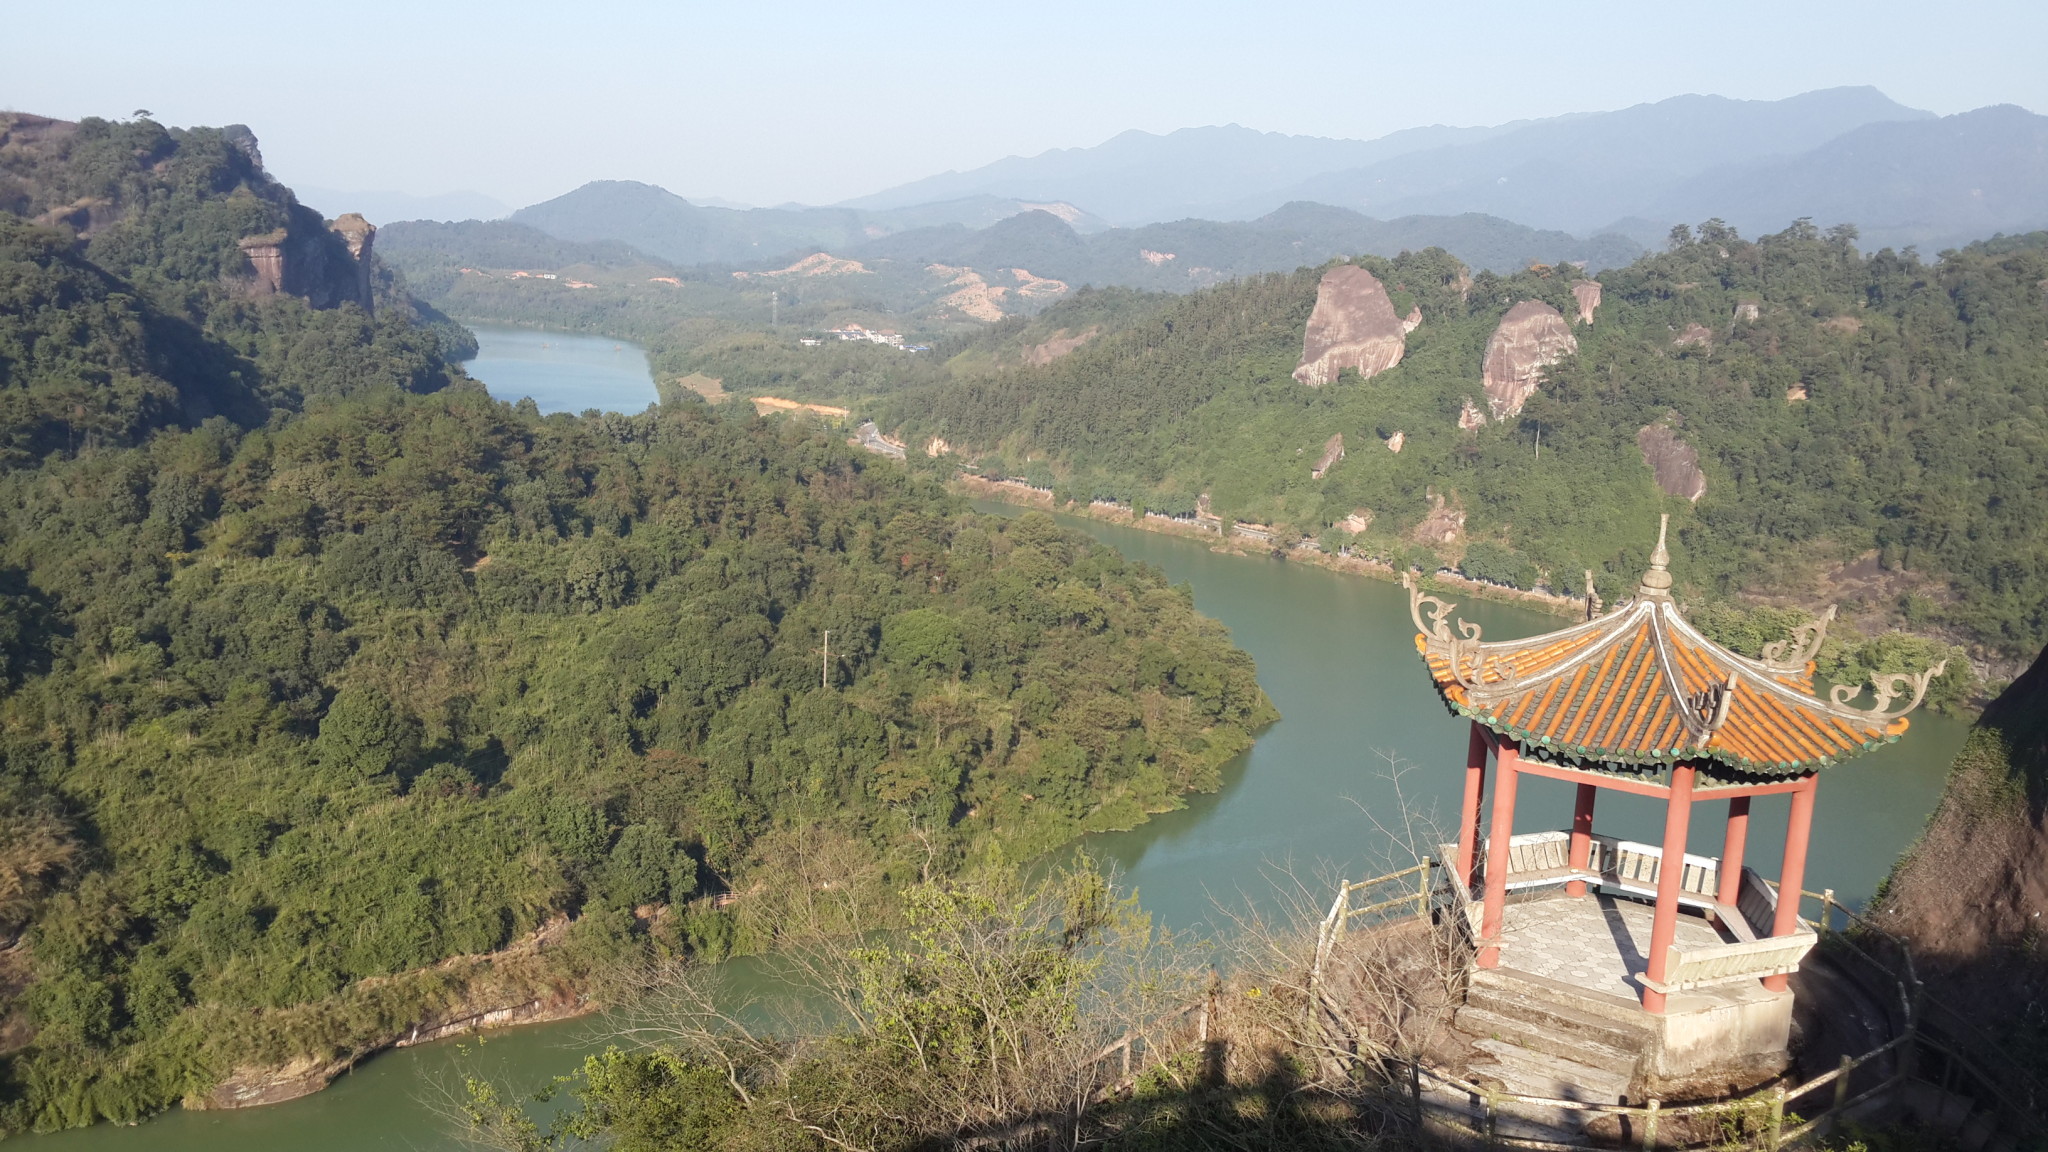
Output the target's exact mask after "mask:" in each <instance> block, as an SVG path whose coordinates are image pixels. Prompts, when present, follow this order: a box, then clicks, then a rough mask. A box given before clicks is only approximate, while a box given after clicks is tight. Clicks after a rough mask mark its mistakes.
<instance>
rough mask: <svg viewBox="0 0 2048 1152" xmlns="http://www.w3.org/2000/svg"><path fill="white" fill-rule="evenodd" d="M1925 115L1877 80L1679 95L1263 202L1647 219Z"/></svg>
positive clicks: (1400, 161)
mask: <svg viewBox="0 0 2048 1152" xmlns="http://www.w3.org/2000/svg"><path fill="white" fill-rule="evenodd" d="M1933 118H1934V115H1933V113H1930V112H1922V111H1918V110H1916V109H1912V108H1908V107H1906V106H1904V105H1902V104H1898V103H1895V102H1894V101H1892V100H1891V99H1890V98H1888V97H1886V96H1885V95H1884V94H1883V93H1882V92H1879V91H1878V90H1877V89H1875V88H1832V89H1827V90H1824V91H1819V92H1808V93H1806V94H1804V95H1801V96H1793V97H1790V98H1788V99H1784V100H1730V99H1727V98H1726V97H1721V96H1677V97H1673V98H1672V99H1669V100H1661V101H1658V102H1657V103H1654V104H1639V105H1636V106H1635V107H1633V108H1624V109H1622V110H1620V111H1617V112H1604V113H1600V114H1597V115H1590V116H1578V117H1573V118H1570V119H1564V120H1550V121H1542V122H1538V123H1534V124H1530V125H1526V126H1523V127H1518V128H1516V129H1514V130H1513V131H1510V132H1501V133H1498V134H1495V135H1493V136H1490V137H1488V138H1486V139H1483V140H1479V141H1476V142H1472V143H1461V144H1455V145H1452V146H1449V147H1444V148H1435V149H1430V150H1427V151H1420V152H1410V153H1406V154H1403V155H1400V156H1395V157H1392V158H1390V159H1386V160H1382V161H1379V162H1377V163H1374V164H1370V165H1367V166H1364V167H1359V168H1352V169H1348V170H1344V171H1331V172H1325V173H1322V174H1320V175H1317V176H1315V177H1312V178H1310V179H1307V180H1304V181H1302V182H1301V183H1299V184H1297V185H1294V186H1293V187H1291V188H1289V189H1286V190H1285V191H1284V192H1281V193H1275V194H1274V195H1273V197H1271V198H1270V202H1271V203H1274V204H1277V203H1279V202H1281V201H1284V200H1315V201H1319V202H1321V203H1325V204H1336V205H1340V206H1342V207H1346V208H1355V209H1357V210H1359V211H1361V212H1370V213H1372V214H1373V215H1375V216H1386V217H1393V216H1404V215H1411V214H1429V215H1454V214H1458V213H1464V212H1484V213H1487V214H1489V215H1493V216H1499V217H1502V218H1505V219H1508V220H1514V221H1516V222H1518V223H1522V224H1527V225H1530V226H1531V227H1536V228H1560V229H1564V230H1566V231H1569V232H1578V233H1585V232H1589V231H1591V230H1593V229H1596V228H1600V227H1602V226H1604V225H1608V224H1610V223H1612V222H1613V221H1615V220H1618V219H1621V218H1623V217H1628V216H1654V215H1656V213H1655V212H1654V211H1653V206H1654V205H1657V204H1659V203H1662V202H1664V201H1665V200H1667V199H1668V198H1670V197H1671V196H1672V195H1673V194H1674V192H1675V190H1677V189H1679V188H1681V187H1683V186H1684V185H1685V183H1686V182H1687V181H1689V180H1692V179H1694V178H1697V177H1700V176H1703V175H1704V174H1706V173H1708V172H1711V171H1713V170H1715V169H1717V168H1725V167H1730V166H1750V165H1758V164H1764V163H1767V162H1770V161H1773V160H1779V159H1785V158H1790V157H1794V156H1798V155H1800V154H1803V153H1808V152H1811V151H1813V150H1814V149H1817V148H1819V147H1821V146H1822V145H1824V144H1827V143H1828V142H1829V141H1832V140H1834V139H1836V138H1838V137H1840V136H1843V135H1844V134H1846V133H1850V132H1853V131H1855V130H1857V129H1859V128H1863V127H1865V126H1867V125H1873V124H1885V123H1893V122H1901V121H1906V122H1910V121H1926V120H1932V119H1933ZM1732 191H1733V190H1732V189H1731V192H1732ZM1246 207H1258V205H1256V204H1253V205H1247V206H1246ZM1742 214H1743V209H1742V206H1741V205H1739V204H1736V203H1734V202H1732V201H1731V202H1722V203H1719V204H1716V205H1715V206H1713V207H1712V209H1711V210H1709V211H1707V215H1708V216H1720V217H1722V218H1724V219H1732V218H1734V217H1736V216H1739V215H1742ZM1804 214H1805V213H1799V215H1804ZM1677 218H1678V219H1699V218H1700V217H1682V216H1681V217H1677ZM1790 219H1791V217H1785V218H1782V219H1776V220H1774V221H1772V222H1771V224H1770V225H1769V226H1770V227H1771V228H1773V229H1775V228H1779V227H1783V226H1784V225H1785V224H1786V223H1787V222H1788V221H1789V220H1790Z"/></svg>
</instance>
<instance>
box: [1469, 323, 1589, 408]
mask: <svg viewBox="0 0 2048 1152" xmlns="http://www.w3.org/2000/svg"><path fill="white" fill-rule="evenodd" d="M1578 350H1579V342H1578V341H1577V340H1576V339H1574V338H1573V337H1572V329H1571V325H1570V324H1568V323H1566V322H1565V318H1564V315H1563V313H1560V312H1559V311H1558V310H1557V309H1555V308H1552V307H1551V306H1550V305H1548V304H1545V303H1543V302H1542V301H1540V300H1524V301H1522V302H1521V303H1520V304H1517V305H1515V306H1514V307H1513V308H1510V309H1508V314H1507V315H1505V316H1503V317H1501V318H1500V326H1499V327H1497V328H1495V329H1494V330H1493V337H1492V339H1489V340H1488V341H1487V342H1486V359H1485V361H1484V366H1483V368H1482V375H1483V377H1484V379H1485V381H1486V403H1487V407H1489V408H1491V409H1492V411H1493V418H1494V419H1496V420H1499V419H1501V418H1503V417H1507V416H1513V415H1514V414H1515V413H1517V412H1520V411H1521V410H1522V405H1523V404H1524V403H1525V402H1527V401H1528V399H1529V397H1530V396H1532V395H1534V394H1535V392H1536V386H1537V385H1538V384H1539V383H1541V382H1542V379H1543V370H1544V369H1545V368H1548V367H1549V366H1551V365H1552V364H1555V363H1557V362H1558V361H1559V360H1562V359H1564V358H1565V357H1567V356H1569V355H1571V354H1572V353H1574V352H1577V351H1578Z"/></svg>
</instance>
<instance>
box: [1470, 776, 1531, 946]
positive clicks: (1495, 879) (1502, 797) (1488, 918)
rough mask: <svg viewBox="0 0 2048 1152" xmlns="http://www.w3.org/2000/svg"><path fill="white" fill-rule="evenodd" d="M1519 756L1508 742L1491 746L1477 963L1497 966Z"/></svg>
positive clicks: (1505, 901)
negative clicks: (1489, 810) (1490, 820)
mask: <svg viewBox="0 0 2048 1152" xmlns="http://www.w3.org/2000/svg"><path fill="white" fill-rule="evenodd" d="M1520 760H1521V756H1520V754H1519V753H1517V751H1516V750H1515V745H1514V743H1513V742H1512V741H1509V740H1501V741H1499V742H1497V743H1496V744H1495V745H1494V748H1493V771H1494V780H1493V827H1492V829H1491V830H1490V831H1489V832H1488V833H1487V837H1486V906H1485V908H1484V909H1483V910H1482V911H1481V913H1480V918H1479V966H1480V967H1481V968H1498V967H1500V928H1501V922H1502V921H1503V920H1504V919H1505V918H1506V916H1507V907H1508V852H1509V849H1508V841H1509V840H1511V839H1513V838H1514V835H1515V780H1516V777H1518V776H1519V775H1521V773H1520V772H1519V771H1518V768H1519V767H1520V764H1519V762H1520Z"/></svg>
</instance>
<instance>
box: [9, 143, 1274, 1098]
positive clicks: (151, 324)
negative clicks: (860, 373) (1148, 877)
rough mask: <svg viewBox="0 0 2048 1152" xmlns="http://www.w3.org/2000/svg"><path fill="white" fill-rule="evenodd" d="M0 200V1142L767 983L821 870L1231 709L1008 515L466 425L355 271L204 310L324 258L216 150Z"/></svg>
mask: <svg viewBox="0 0 2048 1152" xmlns="http://www.w3.org/2000/svg"><path fill="white" fill-rule="evenodd" d="M240 135H246V132H245V131H243V132H242V133H240ZM0 181H4V182H0V202H4V205H5V207H7V208H8V209H9V212H7V213H0V302H4V307H0V398H4V401H5V403H6V405H7V407H6V410H5V419H4V429H5V433H6V440H5V455H4V457H0V944H6V945H11V947H8V948H7V949H6V951H5V952H4V954H0V1131H5V1130H21V1129H29V1128H35V1129H50V1128H57V1127H64V1126H70V1125H78V1124H84V1123H90V1122H92V1121H94V1120H97V1119H112V1120H130V1119H134V1118H136V1117H139V1116H142V1115H146V1114H148V1113H150V1112H152V1111H155V1110H158V1109H161V1108H163V1107H166V1106H168V1105H170V1104H172V1103H175V1102H177V1101H179V1100H180V1099H186V1098H197V1097H203V1096H204V1095H205V1094H206V1093H208V1092H209V1091H212V1090H214V1089H215V1088H216V1086H217V1085H219V1084H221V1083H222V1082H223V1081H224V1080H227V1079H232V1078H234V1077H235V1076H236V1075H237V1074H238V1073H241V1074H247V1073H250V1072H252V1071H261V1070H263V1069H266V1068H275V1067H280V1066H284V1065H287V1064H290V1063H291V1062H292V1061H294V1060H298V1061H302V1062H310V1063H312V1064H319V1063H321V1062H324V1061H337V1060H338V1061H342V1062H343V1063H345V1062H346V1061H347V1060H349V1059H352V1058H354V1057H355V1056H358V1055H360V1054H361V1053H363V1052H365V1051H369V1050H372V1049H374V1048H375V1047H378V1046H381V1045H383V1044H385V1043H388V1042H389V1041H390V1040H391V1039H392V1038H393V1036H394V1035H396V1034H398V1032H399V1030H400V1029H403V1028H405V1027H409V1026H410V1025H411V1024H413V1023H417V1022H419V1021H420V1020H422V1019H431V1018H435V1017H436V1015H437V1014H446V1013H450V1012H455V1011H458V1010H459V1009H460V1008H461V1006H462V1005H465V1004H469V1003H474V1002H475V1001H476V998H477V997H478V996H479V995H486V994H489V993H491V992H494V991H496V992H502V991H503V990H504V989H505V988H506V987H516V988H520V989H528V990H532V991H533V993H534V994H536V995H538V994H542V993H544V992H546V990H548V989H560V988H562V987H564V986H568V987H570V988H575V987H577V986H579V982H582V981H585V980H587V979H589V978H590V977H591V976H592V975H593V974H594V973H596V972H597V971H599V970H601V969H605V968H607V967H610V966H616V965H618V964H621V963H625V962H628V961H632V960H635V959H642V960H644V959H646V958H648V957H651V956H664V957H678V956H690V955H711V956H717V955H723V954H726V953H728V952H731V951H734V950H747V949H759V948H763V947H767V946H769V945H771V944H773V943H774V938H775V937H774V924H775V921H776V917H775V915H774V914H773V909H775V908H776V907H777V906H778V902H780V901H787V900H789V899H793V898H797V897H800V896H801V895H802V894H803V892H805V891H808V890H810V887H811V886H813V885H815V884H818V883H824V881H823V880H822V879H821V877H830V878H833V879H832V882H833V883H839V884H844V885H846V886H847V887H849V888H852V889H854V890H856V891H858V892H860V893H862V894H865V895H868V896H872V897H873V899H872V900H870V901H868V903H867V904H865V905H863V907H866V908H869V909H870V910H872V909H875V908H879V909H882V911H881V912H879V913H875V912H872V911H871V912H870V913H865V914H871V915H883V916H886V915H890V914H891V913H889V912H888V909H889V908H890V907H891V896H890V894H892V893H894V892H896V891H898V890H899V889H901V888H902V887H903V886H904V885H905V884H907V883H908V882H909V881H911V880H914V879H927V880H928V879H931V878H933V877H936V876H944V875H949V874H952V873H955V872H959V871H961V870H963V869H970V868H973V867H978V866H983V865H1003V864H1007V863H1010V862H1014V861H1020V860H1026V859H1030V858H1033V857H1036V856H1039V855H1042V854H1043V853H1045V852H1046V851H1047V850H1049V849H1050V848H1052V847H1055V846H1057V845H1059V844H1061V843H1063V842H1065V841H1067V840H1069V839H1071V838H1072V837H1073V836H1075V835H1076V834H1078V833H1080V832H1082V831H1084V830H1088V829H1099V828H1115V827H1128V826H1130V825H1132V824H1135V823H1138V822H1140V821H1142V820H1144V819H1145V818H1146V815H1147V814H1148V813H1150V812H1156V811H1161V810H1165V809H1168V808H1171V807H1173V806H1175V805H1176V804H1177V803H1178V802H1179V801H1178V797H1179V795H1180V794H1181V793H1183V792H1186V791H1189V790H1194V789H1205V788H1214V787H1216V786H1217V785H1218V783H1219V781H1220V768H1221V765H1222V764H1223V763H1224V762H1225V761H1226V760H1228V759H1229V758H1230V757H1232V756H1233V755H1235V754H1237V753H1238V752H1240V751H1242V750H1243V749H1244V748H1245V747H1247V746H1248V745H1249V743H1250V741H1251V737H1252V733H1253V732H1254V731H1255V730H1256V729H1258V728H1259V727H1260V726H1262V725H1264V724H1265V723H1267V722H1269V721H1271V720H1272V719H1274V718H1275V714H1274V712H1273V710H1272V707H1271V705H1270V704H1269V703H1268V702H1267V701H1266V699H1265V697H1264V696H1263V694H1262V693H1261V692H1260V690H1259V688H1258V686H1257V683H1256V681H1255V679H1254V669H1253V667H1252V664H1251V661H1250V659H1249V658H1248V657H1246V656H1245V655H1244V654H1243V653H1242V652H1240V651H1238V650H1237V649H1235V648H1234V647H1233V646H1232V645H1231V644H1230V642H1229V640H1228V638H1227V636H1226V635H1225V633H1224V632H1223V630H1222V629H1221V628H1220V626H1218V625H1215V624H1214V623H1212V622H1209V621H1207V620H1205V619H1203V618H1202V617H1200V616H1198V615H1196V614H1195V613H1194V611H1193V609H1192V606H1191V597H1190V594H1189V592H1188V590H1187V589H1185V588H1175V587H1171V586H1168V585H1167V584H1166V583H1165V581H1164V580H1163V578H1162V577H1161V576H1160V575H1159V574H1158V573H1157V572H1156V571H1154V570H1151V569H1148V568H1144V567H1141V566H1135V565H1130V564H1127V563H1126V562H1125V561H1124V560H1123V559H1122V558H1121V557H1119V556H1118V555H1117V554H1116V553H1115V552H1114V551H1112V550H1110V549H1107V548H1105V547H1103V546H1101V545H1098V544H1095V543H1092V542H1091V541H1089V540H1088V539H1087V538H1085V537H1082V536H1080V535H1077V534H1074V533H1071V532H1068V531H1065V530H1062V529H1060V528H1058V527H1057V526H1056V525H1054V523H1053V522H1052V521H1051V520H1050V519H1049V518H1047V517H1043V516H1031V517H1024V518H1022V519H1018V520H1001V519H997V518H993V517H986V516H981V515H978V514H975V513H973V512H972V511H970V510H969V509H968V508H967V505H966V503H965V501H964V500H962V499H961V498H959V497H956V496H952V495H949V494H948V493H946V492H945V491H944V489H943V488H942V487H940V486H939V485H938V484H937V483H935V482H934V481H932V480H931V479H929V478H925V477H920V476H917V475H914V474H912V473H910V472H908V471H906V470H905V469H903V468H901V467H900V466H896V465H894V464H890V463H888V462H884V461H877V460H875V459H873V458H871V457H867V456H865V455H863V454H860V453H857V452H854V451H853V450H852V449H849V448H848V447H847V446H845V445H844V444H843V443H840V442H838V441H837V440H836V439H834V438H831V437H828V436H822V435H818V434H814V433H813V432H812V431H810V430H808V429H807V428H806V427H804V426H801V425H792V424H788V423H786V422H781V421H761V420H757V419H755V418H754V417H753V416H752V415H751V414H748V413H747V412H745V411H744V409H743V408H741V407H740V406H732V407H730V408H726V409H713V408H711V407H709V406H707V405H705V404H703V403H701V402H698V401H696V400H694V399H689V400H678V401H676V402H674V403H670V404H667V405H664V406H662V407H660V408H658V409H656V410H651V411H649V412H648V413H645V414H642V415H640V416H635V417H619V416H603V417H590V418H583V417H574V416H568V415H554V416H546V417H543V416H541V415H540V414H539V413H538V412H537V411H536V410H535V409H534V408H533V406H532V405H531V403H526V404H522V405H518V406H514V405H509V404H505V403H500V402H497V401H494V400H492V399H491V398H490V397H489V396H488V395H486V394H485V393H484V391H483V390H482V388H481V387H480V386H479V385H477V384H476V383H475V382H473V381H471V380H469V379H468V378H467V377H465V376H464V375H463V373H462V372H461V370H460V369H459V368H457V367H455V366H453V364H452V360H453V359H454V358H455V357H456V356H457V355H459V354H461V352H462V351H463V349H461V348H460V347H459V345H457V346H451V343H450V342H449V341H458V340H459V339H460V338H459V337H458V336H455V335H453V334H451V333H450V327H451V326H450V325H448V324H447V322H446V321H445V320H443V319H442V318H441V317H440V315H439V314H438V313H437V312H435V311H434V310H433V309H432V308H430V307H428V306H427V305H424V304H422V303H420V302H418V301H416V300H414V299H413V298H411V297H410V296H409V295H408V292H407V289H406V286H405V283H404V281H403V279H402V278H401V277H399V276H397V275H396V274H395V273H393V272H391V271H389V270H387V269H381V268H380V269H377V270H376V276H375V281H376V292H377V296H376V299H375V310H374V316H373V315H372V313H371V311H369V310H366V309H365V308H364V307H362V306H361V305H360V303H358V302H356V301H354V300H343V299H339V298H338V297H339V292H338V290H336V291H332V292H329V291H326V289H324V288H323V287H322V282H321V281H319V280H318V279H317V278H311V279H309V280H308V281H307V282H304V283H302V284H301V285H300V287H301V288H302V289H303V290H302V291H299V292H286V293H283V294H274V295H265V294H262V293H260V292H254V291H252V290H251V289H250V287H249V280H248V274H247V272H246V270H245V269H244V268H243V267H242V266H241V264H240V263H239V262H240V260H241V254H240V252H239V250H238V249H237V242H238V240H239V239H240V238H243V237H246V236H249V235H251V234H260V235H271V234H275V233H277V232H280V231H281V232H282V233H283V234H284V237H285V239H286V241H287V242H289V243H290V244H296V245H299V246H300V247H299V249H297V250H300V251H307V252H313V253H317V254H324V255H323V256H322V258H323V259H325V260H329V261H332V263H331V264H325V265H322V264H319V263H317V262H316V263H315V264H314V265H313V267H328V268H330V269H338V270H339V271H335V272H334V275H335V276H336V277H339V276H340V275H341V271H346V270H347V268H346V265H344V264H342V263H341V261H343V260H345V259H346V254H345V253H344V252H339V251H338V250H337V249H336V247H335V246H336V245H337V244H338V243H339V242H338V241H337V240H335V239H334V238H333V236H332V234H331V233H329V232H328V231H327V229H326V228H325V226H324V222H322V221H320V220H319V219H318V218H317V216H315V215H314V214H312V213H310V212H309V211H308V210H306V209H304V208H302V207H300V206H299V205H298V204H297V203H296V201H295V200H294V199H293V198H292V196H291V194H290V192H289V190H287V189H284V188H283V187H282V186H280V185H278V184H276V183H275V182H274V181H272V180H270V178H269V177H268V176H266V175H265V174H264V173H263V172H262V169H261V166H260V161H259V160H258V159H257V157H256V153H255V149H254V145H253V140H251V141H248V142H246V143H244V142H240V140H239V136H238V132H237V130H235V129H228V130H211V129H193V130H190V131H167V130H165V129H163V128H160V127H159V126H157V125H155V124H154V123H152V122H150V121H147V120H137V121H131V122H125V123H114V122H108V121H95V120H88V121H84V122H82V123H81V124H80V125H78V126H77V129H76V131H75V133H72V134H69V135H65V136H53V137H52V138H49V139H46V140H45V141H44V142H43V143H42V144H41V146H39V147H35V148H29V149H25V150H24V149H18V148H14V149H9V150H7V151H5V152H0ZM87 201H90V202H91V203H90V204H89V205H88V206H87V209H81V210H80V211H88V209H89V211H88V215H89V216H90V221H89V226H87V227H83V228H81V227H80V226H79V220H78V219H71V218H68V217H66V216H65V212H66V211H69V209H68V208H67V206H70V205H75V204H80V203H82V202H87ZM53 206H54V208H55V209H56V210H57V213H56V215H55V216H54V217H53V216H52V210H53ZM74 215H75V214H74ZM36 217H43V218H45V219H46V220H54V222H55V225H56V226H47V225H44V224H37V223H32V222H29V221H30V220H33V219H34V218H36ZM24 218H26V219H24ZM80 219H83V218H80ZM81 233H83V234H82V235H81ZM350 274H352V273H350ZM335 283H339V280H336V281H335ZM328 287H332V285H329V286H328ZM323 292H324V293H325V295H324V296H323ZM828 630H829V634H830V635H829V642H828V638H827V635H826V634H827V632H828ZM874 922H876V921H874V920H872V919H869V920H864V921H862V923H874ZM851 926H852V925H848V927H851ZM500 950H506V951H500ZM490 953H497V954H499V955H501V956H504V957H506V959H504V960H503V961H501V962H498V963H496V964H495V965H494V964H492V963H488V962H486V961H485V960H482V959H479V957H480V956H481V955H482V954H490ZM456 958H464V959H456ZM515 1002H516V1001H515Z"/></svg>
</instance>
